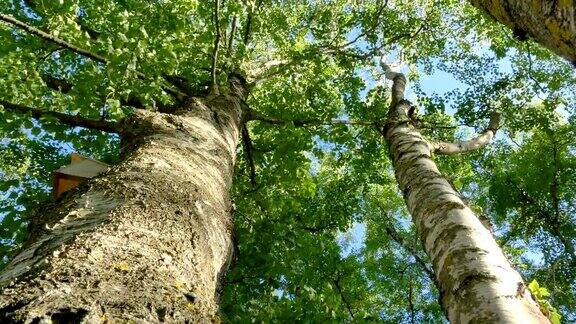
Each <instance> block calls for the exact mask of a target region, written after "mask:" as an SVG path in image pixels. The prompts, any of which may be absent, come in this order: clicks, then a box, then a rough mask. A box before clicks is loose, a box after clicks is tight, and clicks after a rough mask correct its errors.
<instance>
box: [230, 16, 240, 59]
mask: <svg viewBox="0 0 576 324" xmlns="http://www.w3.org/2000/svg"><path fill="white" fill-rule="evenodd" d="M237 20H238V17H236V16H234V17H232V26H231V27H230V35H229V37H228V56H230V57H232V55H233V54H234V34H236V23H237Z"/></svg>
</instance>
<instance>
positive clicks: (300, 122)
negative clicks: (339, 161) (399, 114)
mask: <svg viewBox="0 0 576 324" xmlns="http://www.w3.org/2000/svg"><path fill="white" fill-rule="evenodd" d="M247 120H248V121H254V120H257V121H260V122H264V123H267V124H273V125H286V124H293V125H294V126H296V127H304V126H318V125H361V126H374V123H375V122H374V121H369V120H358V119H330V120H321V119H290V120H287V119H280V118H273V117H265V116H261V115H259V114H256V113H255V112H254V111H250V113H249V114H248V117H247Z"/></svg>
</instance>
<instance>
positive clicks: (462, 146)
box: [432, 111, 500, 155]
mask: <svg viewBox="0 0 576 324" xmlns="http://www.w3.org/2000/svg"><path fill="white" fill-rule="evenodd" d="M499 124H500V114H499V113H498V112H495V111H493V112H491V113H490V123H489V124H488V128H486V130H485V131H484V132H482V134H480V135H479V136H477V137H475V138H472V139H470V140H467V141H461V142H456V143H451V142H442V141H438V142H433V143H432V146H433V147H434V152H436V153H438V154H444V155H455V154H459V153H466V152H470V151H474V150H478V149H481V148H483V147H484V146H486V145H488V144H489V143H490V142H491V141H492V139H493V138H494V136H495V135H496V131H497V130H498V127H499Z"/></svg>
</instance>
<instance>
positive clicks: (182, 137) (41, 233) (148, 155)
mask: <svg viewBox="0 0 576 324" xmlns="http://www.w3.org/2000/svg"><path fill="white" fill-rule="evenodd" d="M240 103H241V101H240V99H238V97H236V96H230V95H226V96H224V95H222V96H218V97H217V98H214V99H212V100H204V99H202V100H201V99H192V100H190V102H189V103H188V104H187V105H186V106H185V107H182V108H181V109H180V110H179V111H177V112H176V113H174V114H164V113H159V112H152V111H145V110H138V111H136V112H135V113H134V115H133V116H132V117H130V118H129V120H127V121H125V122H124V123H123V126H122V130H123V132H122V145H123V155H124V157H123V161H122V162H121V163H120V164H118V165H116V166H114V167H113V168H112V169H111V170H109V171H108V172H107V173H105V174H104V175H102V176H99V177H97V178H95V179H93V180H91V181H89V182H88V183H87V184H85V185H84V186H83V187H82V188H81V189H80V190H77V191H75V192H73V193H71V194H67V195H64V197H63V198H61V199H60V200H58V201H54V202H52V203H50V205H49V206H46V208H45V209H43V210H41V211H39V212H37V213H36V214H35V215H34V219H33V223H34V226H33V228H32V230H31V235H30V237H29V240H28V241H27V242H26V243H25V246H24V247H23V249H22V250H21V251H20V253H19V254H18V255H17V256H16V258H15V259H14V260H13V261H12V262H11V263H10V264H9V265H8V267H7V268H6V269H5V270H4V271H3V273H2V274H0V285H2V290H1V292H0V322H2V323H13V322H24V323H53V322H56V323H80V322H82V323H102V322H116V321H120V322H124V321H136V322H160V321H169V322H174V321H175V322H184V321H185V320H187V321H202V322H203V321H210V320H213V319H214V317H215V316H216V312H217V309H218V297H219V292H220V291H219V285H220V284H221V281H222V276H223V274H224V273H225V271H226V270H227V268H228V266H229V263H230V261H231V259H232V257H233V243H232V242H233V238H232V235H233V228H232V226H233V225H232V221H231V217H230V215H231V201H230V196H229V188H230V186H231V184H232V176H233V166H234V161H235V155H236V145H237V142H238V137H239V130H240V124H241V117H242V116H241V105H240Z"/></svg>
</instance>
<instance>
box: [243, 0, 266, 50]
mask: <svg viewBox="0 0 576 324" xmlns="http://www.w3.org/2000/svg"><path fill="white" fill-rule="evenodd" d="M262 2H263V0H258V4H257V5H256V10H258V9H260V6H262ZM252 19H254V10H250V12H249V13H248V18H246V29H244V45H248V42H250V33H251V32H252V30H251V29H252Z"/></svg>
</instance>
